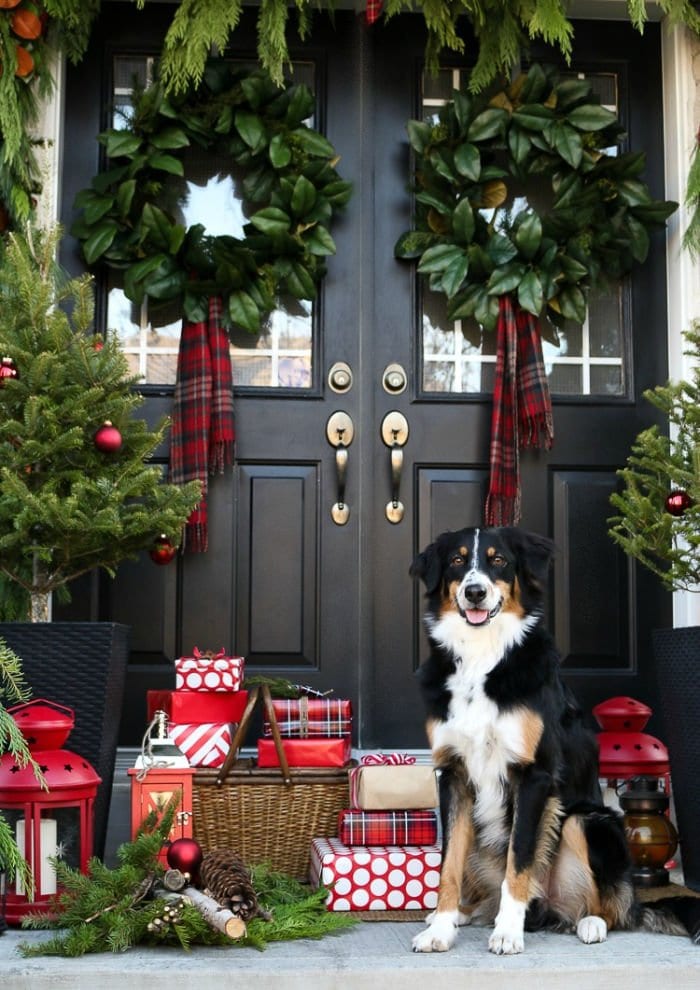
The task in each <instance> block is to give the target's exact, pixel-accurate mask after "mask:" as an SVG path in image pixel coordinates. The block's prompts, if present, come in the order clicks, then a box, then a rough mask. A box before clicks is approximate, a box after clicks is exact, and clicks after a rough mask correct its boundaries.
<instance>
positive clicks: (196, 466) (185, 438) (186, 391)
mask: <svg viewBox="0 0 700 990" xmlns="http://www.w3.org/2000/svg"><path fill="white" fill-rule="evenodd" d="M235 436H236V433H235V421H234V414H233V379H232V374H231V358H230V354H229V347H228V337H227V335H226V332H225V330H224V329H223V327H222V324H221V299H220V297H218V296H212V297H211V298H210V300H209V319H208V320H207V321H206V322H199V323H192V322H189V321H185V322H184V323H183V328H182V336H181V338H180V350H179V353H178V360H177V378H176V382H175V394H174V397H173V416H172V426H171V440H170V480H171V481H172V482H173V483H174V484H184V483H185V482H187V481H193V480H198V481H200V482H201V485H202V498H201V501H200V503H199V505H198V506H197V507H196V508H195V509H194V510H193V511H192V513H191V515H190V517H189V519H188V520H187V523H186V526H185V538H184V542H185V546H186V547H187V548H188V549H190V550H191V551H193V552H194V553H204V552H206V550H207V547H208V542H209V540H208V521H207V493H208V475H210V474H214V473H217V472H218V473H219V474H221V473H222V472H223V470H224V466H225V465H226V464H232V463H233V456H234V441H235Z"/></svg>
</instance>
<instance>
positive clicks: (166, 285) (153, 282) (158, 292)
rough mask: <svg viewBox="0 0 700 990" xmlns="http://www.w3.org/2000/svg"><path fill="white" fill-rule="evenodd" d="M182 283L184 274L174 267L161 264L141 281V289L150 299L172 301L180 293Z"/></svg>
mask: <svg viewBox="0 0 700 990" xmlns="http://www.w3.org/2000/svg"><path fill="white" fill-rule="evenodd" d="M170 261H172V259H170V258H168V262H170ZM184 282H185V275H184V272H182V271H181V270H180V269H179V268H176V267H175V266H174V265H171V264H163V265H161V266H160V267H159V268H158V269H157V270H156V271H155V272H153V273H152V274H151V275H149V276H148V277H147V278H145V279H144V280H143V288H144V291H145V293H146V295H147V296H149V297H150V298H152V299H172V298H173V297H174V296H177V295H179V293H180V292H181V291H182V288H183V285H184Z"/></svg>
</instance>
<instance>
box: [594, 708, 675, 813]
mask: <svg viewBox="0 0 700 990" xmlns="http://www.w3.org/2000/svg"><path fill="white" fill-rule="evenodd" d="M593 714H594V716H595V718H596V721H597V722H598V724H599V725H600V727H601V728H602V729H603V731H602V732H599V733H598V744H599V747H600V754H599V763H600V776H601V777H604V778H605V779H606V780H607V782H608V786H609V787H612V788H617V786H618V785H619V784H620V783H621V782H622V781H625V780H631V779H632V778H633V777H658V778H659V779H660V780H661V781H662V782H663V787H664V792H665V793H666V794H670V793H671V767H670V763H669V758H668V750H667V749H666V747H665V746H664V744H663V743H662V742H660V741H659V740H658V739H657V738H656V737H655V736H650V735H649V734H648V733H647V732H642V731H641V730H642V729H643V728H644V726H645V725H646V724H647V722H648V721H649V719H650V717H651V714H652V711H651V708H649V706H648V705H645V704H643V703H642V702H641V701H635V699H634V698H626V697H617V698H609V699H608V700H607V701H603V702H601V704H599V705H596V707H595V708H594V709H593Z"/></svg>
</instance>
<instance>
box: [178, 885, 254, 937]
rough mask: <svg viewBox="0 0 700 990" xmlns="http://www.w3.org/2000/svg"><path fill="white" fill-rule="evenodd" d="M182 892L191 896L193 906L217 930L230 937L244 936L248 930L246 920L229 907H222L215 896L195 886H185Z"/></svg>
mask: <svg viewBox="0 0 700 990" xmlns="http://www.w3.org/2000/svg"><path fill="white" fill-rule="evenodd" d="M182 893H183V894H184V896H185V897H187V898H189V900H190V901H191V902H192V907H194V908H196V909H197V911H199V913H200V914H201V915H202V917H203V918H204V920H205V921H206V922H207V924H208V925H211V927H212V928H214V929H215V930H216V931H217V932H223V933H224V935H228V937H229V938H234V939H236V938H243V936H244V935H245V933H246V931H247V929H246V926H245V921H243V920H242V919H241V918H238V917H237V916H236V915H235V914H234V913H233V912H232V911H229V910H228V908H224V907H222V906H221V905H220V904H219V902H218V901H215V900H214V898H213V897H207V895H206V894H203V893H202V891H201V890H197V889H196V888H195V887H185V889H184V890H183V891H182Z"/></svg>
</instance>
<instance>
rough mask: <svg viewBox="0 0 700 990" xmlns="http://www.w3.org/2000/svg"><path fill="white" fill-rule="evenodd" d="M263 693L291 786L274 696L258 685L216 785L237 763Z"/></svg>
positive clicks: (278, 751) (252, 692)
mask: <svg viewBox="0 0 700 990" xmlns="http://www.w3.org/2000/svg"><path fill="white" fill-rule="evenodd" d="M261 691H262V697H263V703H264V705H265V711H266V713H267V717H268V719H269V721H270V726H271V728H272V738H273V739H274V741H275V749H276V750H277V758H278V759H279V761H280V771H281V773H282V777H283V779H284V782H285V784H291V782H292V778H291V774H290V772H289V764H288V762H287V754H286V753H285V751H284V746H283V745H282V737H281V735H280V730H279V725H278V724H277V716H276V715H275V709H274V707H273V705H272V695H271V694H270V688H269V687H268V685H267V684H262V685H259V684H256V685H255V686H254V687H253V689H252V691H251V692H250V694H249V695H248V703H247V704H246V706H245V711H244V712H243V715H242V716H241V720H240V722H239V723H238V728H237V729H236V732H235V734H234V737H233V739H232V740H231V746H230V748H229V751H228V753H227V754H226V759H225V760H224V762H223V764H222V766H221V768H220V770H219V772H218V774H217V775H216V784H217V786H219V787H220V786H221V785H222V784H223V782H224V781H225V779H226V777H227V775H228V773H229V771H230V770H231V767H232V766H233V764H234V763H235V762H236V758H237V757H238V751H239V749H240V748H241V744H242V743H243V739H244V738H245V734H246V731H247V729H248V723H249V722H250V717H251V715H252V714H253V710H254V709H255V706H256V705H257V703H258V698H259V696H260V693H261Z"/></svg>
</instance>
